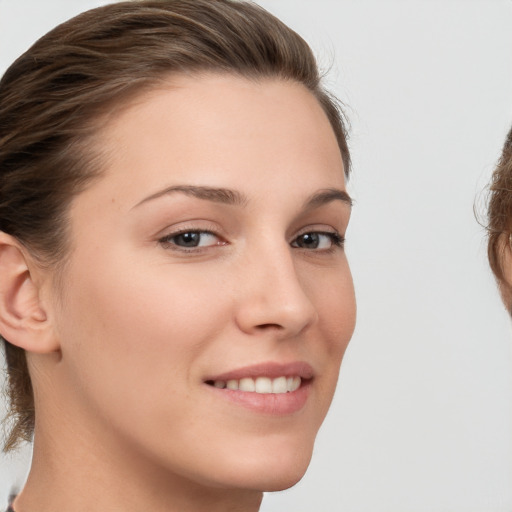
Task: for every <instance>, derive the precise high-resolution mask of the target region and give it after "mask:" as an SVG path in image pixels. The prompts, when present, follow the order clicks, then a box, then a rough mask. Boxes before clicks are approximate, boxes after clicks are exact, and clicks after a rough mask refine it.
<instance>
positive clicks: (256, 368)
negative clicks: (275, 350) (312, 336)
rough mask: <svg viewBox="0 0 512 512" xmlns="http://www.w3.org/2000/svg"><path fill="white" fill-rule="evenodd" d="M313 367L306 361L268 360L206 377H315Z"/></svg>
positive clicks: (215, 378) (211, 378)
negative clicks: (283, 361)
mask: <svg viewBox="0 0 512 512" xmlns="http://www.w3.org/2000/svg"><path fill="white" fill-rule="evenodd" d="M313 375H314V372H313V367H312V366H311V365H310V364H309V363H306V362H304V361H294V362H291V363H277V362H267V363H259V364H253V365H250V366H245V367H242V368H237V369H236V370H231V371H228V372H224V373H220V374H218V375H212V376H209V377H207V378H206V379H205V382H206V381H216V380H217V381H218V380H223V381H227V380H240V379H243V378H245V377H252V378H256V377H268V378H270V379H275V378H277V377H301V378H302V379H311V378H313Z"/></svg>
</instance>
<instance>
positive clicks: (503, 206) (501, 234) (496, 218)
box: [487, 129, 512, 308]
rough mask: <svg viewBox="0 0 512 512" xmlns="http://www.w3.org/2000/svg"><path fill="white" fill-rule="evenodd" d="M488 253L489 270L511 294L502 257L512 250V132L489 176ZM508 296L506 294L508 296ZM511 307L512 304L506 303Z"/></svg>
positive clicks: (510, 285) (507, 294)
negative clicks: (490, 176)
mask: <svg viewBox="0 0 512 512" xmlns="http://www.w3.org/2000/svg"><path fill="white" fill-rule="evenodd" d="M487 214H488V222H487V229H488V235H489V239H488V245H487V253H488V256H489V263H490V265H491V269H492V271H493V272H494V275H495V276H496V279H497V280H498V282H499V283H500V285H501V286H502V287H503V291H505V292H507V290H508V291H509V292H510V291H511V288H512V283H511V282H510V278H509V279H506V276H505V272H504V267H503V263H504V260H503V257H504V254H505V251H510V250H511V240H512V129H511V130H510V131H509V132H508V135H507V139H506V141H505V144H504V146H503V151H502V153H501V157H500V159H499V161H498V165H497V166H496V169H495V170H494V173H493V175H492V181H491V184H490V195H489V205H488V212H487ZM509 295H510V293H508V292H507V293H505V294H504V297H508V296H509ZM507 306H508V307H509V308H510V307H511V306H512V304H507Z"/></svg>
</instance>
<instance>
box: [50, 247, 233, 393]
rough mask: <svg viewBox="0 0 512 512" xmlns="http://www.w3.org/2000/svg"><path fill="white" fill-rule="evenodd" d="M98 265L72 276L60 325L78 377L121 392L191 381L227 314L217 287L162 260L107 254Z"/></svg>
mask: <svg viewBox="0 0 512 512" xmlns="http://www.w3.org/2000/svg"><path fill="white" fill-rule="evenodd" d="M96 266H97V268H98V269H99V270H98V271H97V272H95V273H92V272H87V271H85V272H71V273H70V279H69V282H68V284H67V286H68V288H69V290H70V293H69V294H68V297H67V299H66V301H65V304H64V308H63V312H62V316H61V318H60V322H59V323H60V324H61V327H62V332H61V338H62V340H61V343H62V344H63V353H64V354H65V355H67V356H68V358H69V361H70V366H71V368H70V370H71V372H76V375H74V376H73V378H75V379H77V378H80V379H82V380H86V381H89V382H100V383H101V385H102V386H112V387H115V388H117V391H122V387H123V386H124V385H126V383H128V384H129V383H130V382H133V380H134V379H137V381H138V382H140V383H141V384H142V383H144V386H145V388H146V390H147V391H149V389H153V388H157V389H158V388H159V387H162V386H167V387H168V386H169V385H170V382H171V381H172V384H173V385H174V384H175V383H176V382H177V378H178V377H179V378H180V380H181V381H183V380H184V379H185V382H186V381H188V380H190V379H191V378H193V377H194V376H193V375H191V374H190V371H191V368H193V362H194V360H195V358H196V357H198V356H199V355H200V353H201V352H202V350H203V348H204V345H205V344H206V343H207V342H208V337H209V336H211V333H212V332H215V331H216V330H218V326H219V325H220V324H222V323H223V322H224V320H225V316H226V315H227V314H228V313H226V314H224V311H225V310H226V308H224V305H223V303H222V301H221V299H220V297H219V296H218V294H216V293H215V287H216V284H215V283H212V281H211V279H210V280H209V281H208V280H206V279H205V277H204V273H192V272H181V271H178V270H177V269H178V267H177V266H172V265H166V264H162V263H161V262H160V263H154V264H152V262H149V264H148V262H147V261H146V262H143V263H142V262H137V261H136V260H135V259H132V260H131V261H126V260H125V261H123V260H122V259H121V258H111V259H110V260H109V259H107V258H105V257H104V258H103V259H102V261H101V262H96ZM75 268H77V269H80V268H87V267H84V266H80V265H77V266H76V267H75ZM213 305H215V308H213ZM91 374H93V375H91ZM89 376H90V377H93V378H90V379H89V378H88V377H89ZM171 376H173V377H174V378H172V377H171ZM87 385H89V384H87ZM125 394H126V393H125Z"/></svg>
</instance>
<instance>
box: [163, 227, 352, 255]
mask: <svg viewBox="0 0 512 512" xmlns="http://www.w3.org/2000/svg"><path fill="white" fill-rule="evenodd" d="M182 235H200V236H201V235H203V236H204V235H209V236H212V237H215V238H217V239H218V240H219V242H218V243H215V244H211V245H206V246H200V245H197V246H191V247H183V246H180V245H178V244H177V243H176V242H175V240H176V238H178V237H179V236H182ZM306 235H317V236H326V237H328V238H329V239H330V242H331V246H330V247H328V248H324V249H318V248H316V247H315V248H313V249H310V248H307V247H300V246H298V245H294V244H296V242H297V240H298V239H299V238H300V237H304V236H306ZM158 243H160V244H161V245H162V246H163V247H164V248H169V249H171V250H174V251H179V252H184V253H198V252H202V251H204V250H207V249H208V248H209V247H215V246H222V245H226V244H227V242H226V241H223V239H222V237H221V236H220V235H217V234H216V233H215V232H213V231H209V230H202V229H183V230H180V231H177V232H175V233H170V234H169V235H166V236H164V237H162V238H160V239H159V240H158ZM290 245H291V246H292V247H294V248H297V249H302V250H304V251H308V252H309V251H315V252H322V253H330V252H333V251H335V250H336V249H338V248H343V247H344V245H345V237H344V236H343V235H341V234H340V233H338V232H337V231H314V230H312V231H305V232H303V233H300V234H299V235H297V236H296V237H295V238H294V239H293V241H292V242H291V244H290Z"/></svg>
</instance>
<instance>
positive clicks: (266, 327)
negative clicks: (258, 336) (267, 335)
mask: <svg viewBox="0 0 512 512" xmlns="http://www.w3.org/2000/svg"><path fill="white" fill-rule="evenodd" d="M256 328H257V329H259V330H262V331H263V330H272V329H274V330H276V331H280V330H282V329H284V327H283V326H282V325H279V324H261V325H257V326H256Z"/></svg>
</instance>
